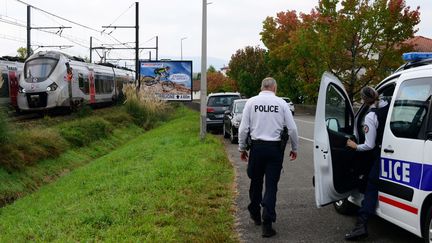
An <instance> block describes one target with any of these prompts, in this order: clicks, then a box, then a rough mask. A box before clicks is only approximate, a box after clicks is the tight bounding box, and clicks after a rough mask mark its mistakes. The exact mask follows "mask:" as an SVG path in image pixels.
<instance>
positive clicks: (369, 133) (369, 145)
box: [356, 112, 378, 151]
mask: <svg viewBox="0 0 432 243" xmlns="http://www.w3.org/2000/svg"><path fill="white" fill-rule="evenodd" d="M363 129H364V132H365V142H364V144H359V145H357V149H356V150H357V151H368V150H371V149H373V148H374V147H375V139H376V133H377V129H378V119H377V117H376V114H375V113H374V112H369V114H367V115H366V117H365V122H364V127H363Z"/></svg>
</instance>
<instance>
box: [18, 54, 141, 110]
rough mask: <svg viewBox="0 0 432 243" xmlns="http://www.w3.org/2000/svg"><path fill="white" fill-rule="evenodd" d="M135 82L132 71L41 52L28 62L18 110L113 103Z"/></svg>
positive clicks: (21, 83) (22, 80) (19, 91)
mask: <svg viewBox="0 0 432 243" xmlns="http://www.w3.org/2000/svg"><path fill="white" fill-rule="evenodd" d="M134 79H135V76H134V73H133V71H131V70H126V69H120V68H116V67H114V66H105V65H97V64H92V63H86V62H84V60H83V59H81V58H77V57H73V56H69V55H67V54H64V53H62V52H58V51H40V52H38V53H36V54H33V55H32V56H30V57H29V58H28V59H27V60H26V61H25V63H24V71H23V75H21V78H20V81H19V87H18V89H19V90H18V107H19V109H20V110H22V111H43V110H48V109H52V108H57V107H71V106H74V105H79V104H90V105H94V104H98V103H106V102H113V101H115V100H117V99H118V98H119V96H121V95H122V88H123V84H125V83H132V82H133V81H134Z"/></svg>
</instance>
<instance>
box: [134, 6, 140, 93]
mask: <svg viewBox="0 0 432 243" xmlns="http://www.w3.org/2000/svg"><path fill="white" fill-rule="evenodd" d="M135 21H136V22H135V80H136V82H138V90H139V89H140V88H141V82H140V78H139V69H140V66H139V2H135Z"/></svg>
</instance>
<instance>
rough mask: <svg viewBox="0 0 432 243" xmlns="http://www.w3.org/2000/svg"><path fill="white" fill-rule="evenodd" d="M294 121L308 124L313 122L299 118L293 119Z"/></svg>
mask: <svg viewBox="0 0 432 243" xmlns="http://www.w3.org/2000/svg"><path fill="white" fill-rule="evenodd" d="M294 121H299V122H304V123H308V124H315V122H311V121H306V120H301V119H294Z"/></svg>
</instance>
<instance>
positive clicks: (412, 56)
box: [402, 52, 432, 62]
mask: <svg viewBox="0 0 432 243" xmlns="http://www.w3.org/2000/svg"><path fill="white" fill-rule="evenodd" d="M428 58H432V52H408V53H404V54H402V59H403V60H404V61H406V62H415V61H420V60H423V59H428Z"/></svg>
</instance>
